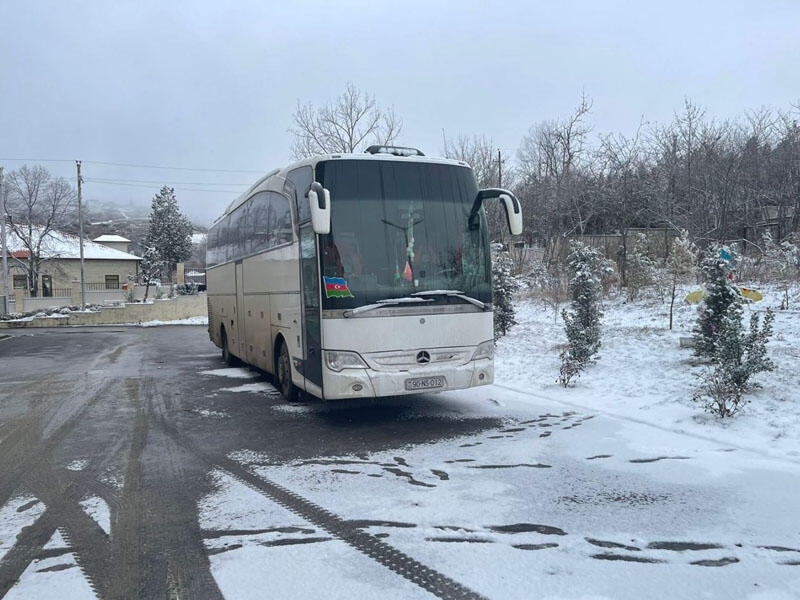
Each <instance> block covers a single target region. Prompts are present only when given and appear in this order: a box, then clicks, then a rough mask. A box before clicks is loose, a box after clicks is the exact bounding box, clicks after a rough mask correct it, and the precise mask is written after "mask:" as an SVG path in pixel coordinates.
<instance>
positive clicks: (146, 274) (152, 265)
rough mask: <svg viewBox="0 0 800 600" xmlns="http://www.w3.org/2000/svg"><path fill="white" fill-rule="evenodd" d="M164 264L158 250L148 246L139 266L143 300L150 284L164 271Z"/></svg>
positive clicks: (145, 298)
mask: <svg viewBox="0 0 800 600" xmlns="http://www.w3.org/2000/svg"><path fill="white" fill-rule="evenodd" d="M164 267H165V263H164V261H163V260H162V259H161V257H160V255H159V253H158V250H156V248H155V247H154V246H148V247H147V248H146V249H145V251H144V254H143V255H142V262H141V263H140V265H139V269H140V272H139V274H140V277H141V279H142V281H144V284H145V288H144V300H145V301H146V300H147V295H148V294H149V293H150V284H151V283H152V282H153V280H154V279H159V278H160V277H161V275H162V273H163V271H164Z"/></svg>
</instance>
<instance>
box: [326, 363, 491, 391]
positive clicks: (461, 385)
mask: <svg viewBox="0 0 800 600" xmlns="http://www.w3.org/2000/svg"><path fill="white" fill-rule="evenodd" d="M322 377H323V386H324V388H323V390H324V399H325V400H345V399H349V398H379V397H383V396H404V395H408V394H422V393H431V392H446V391H448V390H463V389H465V388H470V387H477V386H480V385H488V384H490V383H493V382H494V362H493V361H492V360H490V359H479V360H473V361H469V362H468V363H466V364H464V365H458V366H448V367H446V368H441V369H435V368H421V369H411V370H408V371H403V372H386V371H376V370H373V369H343V370H342V371H338V372H336V371H331V370H330V369H327V368H326V367H323V374H322Z"/></svg>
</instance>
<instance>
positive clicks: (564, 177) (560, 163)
mask: <svg viewBox="0 0 800 600" xmlns="http://www.w3.org/2000/svg"><path fill="white" fill-rule="evenodd" d="M591 108H592V102H591V100H590V99H589V98H588V97H587V96H586V95H582V96H581V99H580V102H579V103H578V106H577V107H576V108H575V110H574V111H573V112H572V114H571V115H570V116H569V117H568V118H567V119H566V120H564V121H545V122H543V123H540V124H539V125H535V126H533V127H531V129H530V130H529V131H528V134H527V135H526V136H525V137H524V138H523V139H522V143H521V145H520V148H519V150H518V155H517V160H518V163H519V168H520V173H519V178H520V181H519V184H518V187H517V191H518V193H519V196H520V198H521V201H522V202H523V203H524V204H525V205H526V208H527V209H526V211H525V214H526V215H529V216H527V220H528V226H529V227H528V230H529V231H530V232H531V233H532V235H535V236H537V237H539V238H540V239H541V240H542V241H543V242H544V244H545V246H546V250H547V258H548V262H549V259H550V258H552V253H553V252H554V251H555V250H556V247H555V244H554V242H555V241H556V239H557V238H558V236H559V235H561V236H566V235H568V234H569V233H572V232H574V231H578V232H579V233H583V232H584V229H585V226H586V223H587V222H588V220H589V217H590V213H591V212H592V204H593V203H592V202H591V198H590V194H588V193H586V192H587V190H588V188H587V187H586V186H585V185H583V183H585V181H584V179H585V177H584V175H585V174H586V173H587V172H588V171H589V170H590V168H591V165H590V164H589V162H590V161H589V160H587V158H588V154H589V151H588V148H587V142H588V136H589V133H590V131H591V127H590V125H589V124H588V123H587V122H586V119H587V116H588V114H589V111H590V110H591ZM582 182H583V183H582Z"/></svg>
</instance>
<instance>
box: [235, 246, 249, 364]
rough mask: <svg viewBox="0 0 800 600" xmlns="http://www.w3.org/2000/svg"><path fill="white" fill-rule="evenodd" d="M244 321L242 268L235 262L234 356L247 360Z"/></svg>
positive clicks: (239, 262)
mask: <svg viewBox="0 0 800 600" xmlns="http://www.w3.org/2000/svg"><path fill="white" fill-rule="evenodd" d="M246 329H247V328H246V325H245V319H244V268H243V266H242V261H240V260H238V261H236V356H238V357H239V358H241V359H243V360H244V359H246V358H247V345H246V344H247V340H246V339H245V331H246Z"/></svg>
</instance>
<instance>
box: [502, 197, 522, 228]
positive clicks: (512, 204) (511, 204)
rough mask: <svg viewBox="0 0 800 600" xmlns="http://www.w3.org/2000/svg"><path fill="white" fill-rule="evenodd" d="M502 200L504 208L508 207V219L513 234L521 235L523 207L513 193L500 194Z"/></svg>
mask: <svg viewBox="0 0 800 600" xmlns="http://www.w3.org/2000/svg"><path fill="white" fill-rule="evenodd" d="M500 200H502V201H503V208H505V209H506V221H508V229H509V231H511V235H519V234H520V233H522V209H521V208H520V206H519V200H517V199H516V197H515V196H514V194H511V193H508V194H500Z"/></svg>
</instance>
